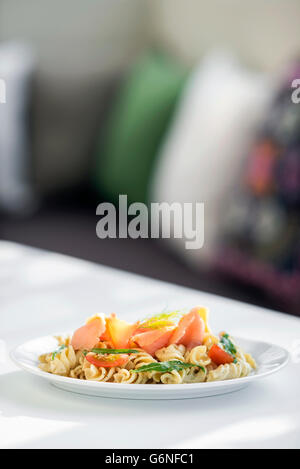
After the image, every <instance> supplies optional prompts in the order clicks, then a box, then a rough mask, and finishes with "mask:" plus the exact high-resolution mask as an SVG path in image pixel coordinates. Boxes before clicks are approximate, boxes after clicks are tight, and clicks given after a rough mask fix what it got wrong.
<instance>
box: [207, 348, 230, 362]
mask: <svg viewBox="0 0 300 469" xmlns="http://www.w3.org/2000/svg"><path fill="white" fill-rule="evenodd" d="M208 356H209V358H210V359H211V360H212V361H213V362H214V363H215V364H216V365H225V364H226V363H232V362H233V361H234V357H233V356H232V355H230V354H229V353H227V352H225V350H223V349H222V348H221V347H219V346H218V345H216V344H214V345H213V346H212V347H211V349H210V350H209V352H208Z"/></svg>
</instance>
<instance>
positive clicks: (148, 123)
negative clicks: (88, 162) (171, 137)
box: [95, 54, 186, 202]
mask: <svg viewBox="0 0 300 469" xmlns="http://www.w3.org/2000/svg"><path fill="white" fill-rule="evenodd" d="M185 78H186V72H185V70H183V69H182V68H181V67H180V66H179V65H178V64H175V63H174V62H172V61H171V60H170V59H168V58H166V57H164V56H162V55H154V54H151V55H150V56H147V57H144V58H143V59H142V60H140V61H139V62H138V63H137V64H136V65H135V66H134V67H133V69H132V70H131V73H130V74H129V76H128V77H127V79H126V81H125V83H124V84H123V86H122V87H121V90H120V93H119V96H118V97H117V99H116V102H115V103H114V108H113V111H112V114H111V116H110V117H109V119H108V125H107V128H106V131H105V133H104V141H102V145H101V148H99V150H98V154H97V168H96V173H95V178H96V185H97V187H98V189H99V191H100V192H101V193H102V194H104V195H105V196H106V197H107V198H108V199H109V200H112V201H115V202H116V201H117V200H118V197H119V194H127V195H128V202H146V201H147V188H148V184H149V180H150V177H151V170H152V167H153V163H154V160H155V156H156V154H157V151H158V148H159V146H160V144H161V142H162V139H163V137H164V135H165V132H166V130H167V128H168V125H169V122H170V119H171V117H172V115H173V112H174V108H175V105H176V101H177V99H178V97H179V95H180V92H181V90H182V88H183V85H184V82H185Z"/></svg>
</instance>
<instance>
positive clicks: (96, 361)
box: [85, 353, 128, 368]
mask: <svg viewBox="0 0 300 469" xmlns="http://www.w3.org/2000/svg"><path fill="white" fill-rule="evenodd" d="M98 356H99V355H90V354H87V355H86V357H85V358H86V359H87V361H88V362H90V363H91V364H92V365H95V366H97V367H98V368H100V367H104V368H109V367H113V366H124V365H126V363H127V362H128V355H127V354H125V353H124V354H120V355H107V356H106V357H101V358H97V357H98Z"/></svg>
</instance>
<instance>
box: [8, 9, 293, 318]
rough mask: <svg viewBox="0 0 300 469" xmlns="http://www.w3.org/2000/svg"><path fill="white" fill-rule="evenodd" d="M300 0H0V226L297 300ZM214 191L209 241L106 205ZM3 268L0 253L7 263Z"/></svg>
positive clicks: (181, 278) (68, 247) (177, 275)
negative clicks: (126, 221) (146, 232)
mask: <svg viewBox="0 0 300 469" xmlns="http://www.w3.org/2000/svg"><path fill="white" fill-rule="evenodd" d="M299 18H300V0H276V1H272V2H270V1H269V0H253V1H252V2H250V3H245V2H241V1H240V0H226V1H224V0H211V1H210V2H205V3H204V2H199V1H197V0H186V1H184V2H183V1H180V0H113V1H112V0H85V1H84V2H82V0H59V1H58V0H52V1H51V2H50V1H48V0H23V1H22V2H20V1H19V0H0V78H2V79H4V80H5V82H6V88H7V103H6V104H0V239H3V240H10V241H15V242H19V243H23V244H26V245H30V246H35V247H39V248H43V249H48V250H51V251H56V252H61V253H65V254H69V255H73V256H76V257H80V258H83V259H87V260H91V261H94V262H96V263H101V264H105V265H110V266H113V267H117V268H121V269H124V270H127V271H131V272H136V273H139V274H143V275H147V276H151V277H154V278H158V279H162V280H166V281H170V282H175V283H177V284H180V285H186V286H190V287H193V288H197V289H201V290H204V291H208V292H213V293H216V294H220V295H223V296H227V297H230V298H235V299H239V300H242V301H246V302H250V303H253V304H258V305H262V306H266V307H270V308H272V309H277V310H283V311H285V312H287V313H291V314H298V315H299V313H300V226H299V222H300V217H299V214H300V104H298V105H297V104H294V103H292V101H291V92H292V89H291V83H292V81H293V79H294V78H300V62H299V61H298V60H299V59H298V58H299V57H300V55H299V52H300V37H299ZM119 194H127V195H128V199H129V202H132V201H144V202H147V203H149V202H151V201H161V202H162V201H166V202H174V201H177V202H197V201H198V202H205V246H204V248H203V249H201V250H199V251H193V250H190V251H187V250H186V249H185V247H184V242H185V240H178V239H176V240H174V239H170V240H160V241H159V240H151V239H148V240H146V239H137V240H131V239H105V240H100V239H98V238H97V237H96V223H97V221H98V218H97V217H96V207H97V205H98V204H99V203H100V202H102V201H112V202H116V201H117V200H118V195H119ZM0 269H1V265H0Z"/></svg>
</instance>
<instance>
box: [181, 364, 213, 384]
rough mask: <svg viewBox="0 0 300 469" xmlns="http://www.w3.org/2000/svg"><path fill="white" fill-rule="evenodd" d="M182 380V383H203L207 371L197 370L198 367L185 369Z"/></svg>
mask: <svg viewBox="0 0 300 469" xmlns="http://www.w3.org/2000/svg"><path fill="white" fill-rule="evenodd" d="M185 371H186V373H185V376H184V379H183V382H184V383H204V381H205V380H206V376H207V369H206V368H204V370H203V369H201V368H198V367H192V368H187V369H186V370H185Z"/></svg>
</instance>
